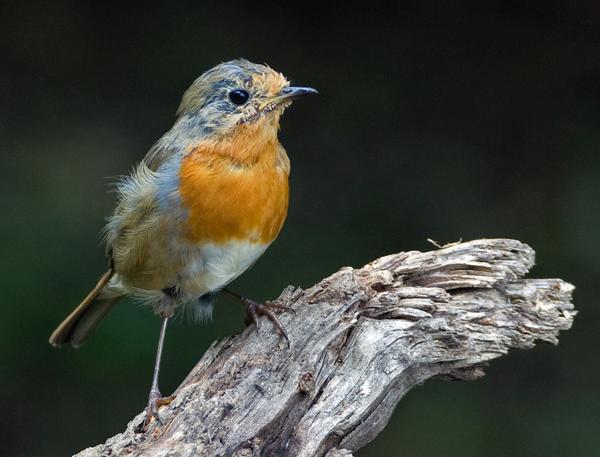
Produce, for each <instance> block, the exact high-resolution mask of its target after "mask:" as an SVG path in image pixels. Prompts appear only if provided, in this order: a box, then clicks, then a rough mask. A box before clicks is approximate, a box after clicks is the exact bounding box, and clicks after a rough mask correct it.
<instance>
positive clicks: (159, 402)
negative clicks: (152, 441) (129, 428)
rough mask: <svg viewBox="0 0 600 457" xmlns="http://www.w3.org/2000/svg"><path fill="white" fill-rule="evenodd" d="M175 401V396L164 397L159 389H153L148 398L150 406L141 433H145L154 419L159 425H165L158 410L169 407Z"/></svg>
mask: <svg viewBox="0 0 600 457" xmlns="http://www.w3.org/2000/svg"><path fill="white" fill-rule="evenodd" d="M174 399H175V395H170V396H168V397H163V396H162V395H161V393H160V391H159V390H158V389H151V390H150V395H149V396H148V406H146V417H145V419H144V422H142V423H141V424H140V427H139V431H140V432H145V431H146V430H147V429H148V426H149V425H150V423H151V422H152V419H154V420H156V422H157V423H158V425H163V421H162V420H161V418H160V415H159V414H158V410H159V408H160V407H161V406H166V405H169V404H170V403H171V402H172V401H173V400H174Z"/></svg>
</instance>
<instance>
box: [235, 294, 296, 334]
mask: <svg viewBox="0 0 600 457" xmlns="http://www.w3.org/2000/svg"><path fill="white" fill-rule="evenodd" d="M243 303H244V306H245V307H246V314H247V317H246V321H247V322H248V323H249V324H250V323H254V325H256V332H257V333H259V324H258V322H259V320H258V316H265V317H266V318H267V319H269V320H270V321H271V322H273V325H274V326H275V328H276V329H277V330H278V332H279V334H280V335H281V336H283V337H284V338H285V340H286V341H287V343H288V345H289V344H290V338H289V336H288V334H287V332H286V330H285V327H284V326H283V324H282V323H281V322H280V321H279V318H278V317H277V314H275V313H274V312H273V310H278V311H283V312H290V313H292V314H294V316H295V315H296V311H294V310H293V309H292V308H290V307H288V306H283V305H279V304H277V303H273V302H272V301H265V302H264V303H257V302H255V301H254V300H250V299H249V298H244V301H243Z"/></svg>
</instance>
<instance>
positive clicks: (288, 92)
mask: <svg viewBox="0 0 600 457" xmlns="http://www.w3.org/2000/svg"><path fill="white" fill-rule="evenodd" d="M312 94H318V92H317V89H313V88H312V87H294V86H288V87H284V88H283V89H281V92H279V94H277V95H276V96H275V100H276V102H277V103H283V102H287V101H292V100H295V99H297V98H300V97H305V96H306V95H312Z"/></svg>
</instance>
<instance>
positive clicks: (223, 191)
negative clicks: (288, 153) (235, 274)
mask: <svg viewBox="0 0 600 457" xmlns="http://www.w3.org/2000/svg"><path fill="white" fill-rule="evenodd" d="M265 147H268V148H272V149H273V150H264V151H261V152H260V155H256V157H254V159H253V160H248V161H246V162H244V163H237V162H233V161H232V160H231V155H230V154H229V155H227V154H221V153H217V151H215V150H213V149H211V148H206V147H204V148H203V147H202V146H198V147H196V148H195V149H194V150H193V151H192V152H191V153H190V154H189V155H187V156H186V157H185V158H184V159H183V161H182V164H181V170H180V193H181V198H182V203H183V205H184V207H185V209H186V210H187V212H188V218H187V221H186V228H185V233H186V237H187V238H188V240H190V241H191V242H193V243H203V242H213V243H216V244H222V243H226V242H228V241H231V240H248V241H254V242H260V243H270V242H271V241H273V240H274V239H275V237H276V236H277V235H278V233H279V231H280V230H281V227H282V226H283V222H284V220H285V217H286V215H287V208H288V194H289V189H288V168H287V167H286V166H281V158H280V157H279V158H278V154H283V155H284V156H285V151H283V148H281V146H280V145H279V144H278V143H269V144H267V145H263V148H265ZM278 149H280V151H278ZM285 163H287V157H285Z"/></svg>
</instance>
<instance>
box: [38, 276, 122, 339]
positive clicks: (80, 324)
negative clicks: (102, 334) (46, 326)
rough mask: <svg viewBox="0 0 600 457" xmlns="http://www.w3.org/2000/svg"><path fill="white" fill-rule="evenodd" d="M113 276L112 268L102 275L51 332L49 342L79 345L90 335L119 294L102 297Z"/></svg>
mask: <svg viewBox="0 0 600 457" xmlns="http://www.w3.org/2000/svg"><path fill="white" fill-rule="evenodd" d="M112 276H113V270H112V268H111V269H109V270H108V271H107V272H106V273H104V274H103V275H102V277H101V278H100V280H99V281H98V284H96V287H94V288H93V289H92V291H91V292H90V293H89V294H88V296H87V297H85V298H84V299H83V301H82V302H81V303H80V305H79V306H78V307H77V308H75V309H74V310H73V312H72V313H71V314H69V315H68V316H67V318H66V319H65V320H64V321H63V322H62V323H61V324H60V325H59V326H58V327H57V328H56V330H54V332H52V335H50V340H49V342H50V344H51V345H52V346H63V345H65V344H69V345H71V346H73V347H79V346H81V345H82V344H83V343H85V341H86V340H87V339H88V338H89V337H90V335H91V334H92V332H93V331H94V330H95V329H96V327H97V326H98V324H99V323H100V321H101V320H102V319H103V318H104V317H105V316H106V314H108V312H109V311H110V310H111V308H112V307H113V305H114V304H115V303H116V302H117V300H119V298H121V296H114V295H113V296H108V297H104V296H103V295H104V294H102V291H103V289H104V286H106V284H107V283H108V281H109V280H110V278H111V277H112Z"/></svg>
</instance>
